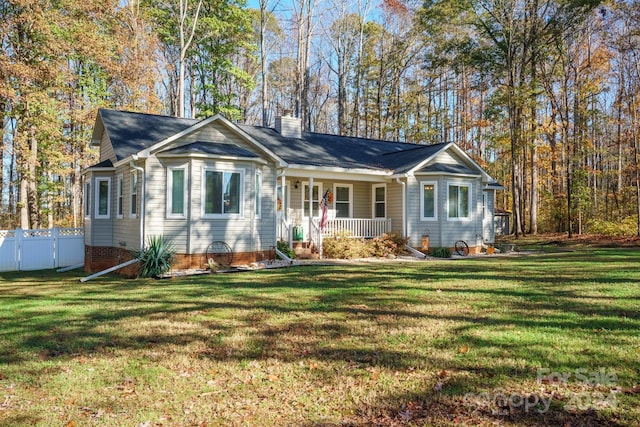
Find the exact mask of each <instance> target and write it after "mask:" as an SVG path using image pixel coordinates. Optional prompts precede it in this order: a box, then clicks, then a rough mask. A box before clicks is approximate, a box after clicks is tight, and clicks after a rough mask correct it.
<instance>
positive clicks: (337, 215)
mask: <svg viewBox="0 0 640 427" xmlns="http://www.w3.org/2000/svg"><path fill="white" fill-rule="evenodd" d="M347 178H349V179H347ZM401 198H402V186H401V185H400V184H398V183H396V182H394V181H391V180H385V179H381V178H380V177H370V176H366V177H365V179H363V180H357V181H356V180H353V178H352V177H345V179H340V177H339V176H331V177H328V176H327V177H315V176H314V177H309V176H306V177H305V176H291V175H289V176H286V177H285V176H281V177H279V181H278V186H277V204H278V206H277V212H278V219H277V237H278V240H281V241H284V242H287V243H288V244H289V246H290V247H292V248H294V249H296V248H297V249H299V251H298V254H299V255H300V254H304V255H306V256H310V255H312V254H313V256H319V257H322V241H323V239H324V238H327V237H333V236H341V235H342V236H345V237H347V236H348V237H352V238H364V239H370V238H375V237H379V236H381V235H383V234H385V233H401V232H402V200H401ZM323 200H325V201H326V209H325V207H323V205H325V203H324V202H323ZM323 216H325V217H326V219H325V220H324V223H323V221H322V219H323ZM321 225H324V226H321Z"/></svg>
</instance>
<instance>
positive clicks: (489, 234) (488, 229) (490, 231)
mask: <svg viewBox="0 0 640 427" xmlns="http://www.w3.org/2000/svg"><path fill="white" fill-rule="evenodd" d="M484 194H486V197H487V206H486V216H485V218H484V219H483V221H482V237H483V238H484V240H485V241H486V242H489V243H493V242H495V221H494V219H493V214H494V212H495V190H485V191H484Z"/></svg>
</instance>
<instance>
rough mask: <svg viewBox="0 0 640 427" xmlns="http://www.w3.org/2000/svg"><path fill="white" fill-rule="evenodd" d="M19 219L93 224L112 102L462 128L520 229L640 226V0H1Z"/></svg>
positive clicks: (403, 129) (270, 118) (442, 138)
mask: <svg viewBox="0 0 640 427" xmlns="http://www.w3.org/2000/svg"><path fill="white" fill-rule="evenodd" d="M0 37H1V43H2V44H1V48H2V50H1V52H0V111H2V114H3V134H2V137H3V143H2V153H1V154H2V156H1V157H2V162H0V168H1V174H0V189H1V198H0V228H3V229H9V228H15V227H22V228H46V227H54V226H56V227H79V226H82V221H83V218H82V203H83V201H82V191H81V189H82V170H83V169H84V168H86V167H88V166H90V165H92V164H95V163H96V161H97V152H96V151H95V149H94V148H90V147H89V143H90V140H91V131H92V125H93V123H94V120H95V115H96V112H97V110H98V108H115V109H123V110H129V111H140V112H146V113H160V114H169V115H175V116H182V117H207V116H210V115H212V114H216V113H220V114H222V115H224V116H225V117H227V118H228V119H230V120H232V121H235V122H238V123H246V124H252V125H264V126H273V123H274V119H275V116H276V115H279V114H282V112H283V111H284V110H292V111H293V112H294V115H296V116H297V117H300V118H301V119H302V123H303V127H304V129H305V130H308V131H313V132H322V133H330V134H338V135H348V136H355V137H362V138H374V139H385V140H391V141H399V142H411V143H419V144H432V143H440V142H455V143H456V144H458V145H459V146H461V147H462V148H463V149H464V150H466V151H467V152H468V153H469V154H470V155H471V156H472V157H473V159H474V160H476V161H477V162H478V163H479V164H480V165H481V166H483V167H484V168H485V169H486V170H487V171H488V172H489V173H490V174H491V175H492V176H493V177H495V178H496V179H497V180H498V181H499V182H500V183H501V184H502V185H503V186H504V187H505V190H504V191H501V192H499V193H498V197H497V207H498V209H500V210H504V211H508V212H511V224H512V231H513V232H514V233H516V234H517V235H521V234H527V233H531V234H535V233H539V232H562V233H568V235H569V236H572V235H575V234H579V233H586V232H589V233H601V234H609V235H640V220H639V215H638V213H639V211H640V203H639V202H640V179H639V175H640V173H639V167H638V159H639V153H638V151H639V147H640V142H639V141H638V139H639V132H640V99H639V97H640V92H639V89H640V2H637V1H622V0H617V1H608V2H598V1H594V0H553V1H552V0H522V1H519V0H427V1H425V2H424V3H422V2H419V1H414V0H407V1H403V0H252V2H250V3H245V2H244V1H243V0H100V1H98V0H83V1H78V0H56V1H52V0H0Z"/></svg>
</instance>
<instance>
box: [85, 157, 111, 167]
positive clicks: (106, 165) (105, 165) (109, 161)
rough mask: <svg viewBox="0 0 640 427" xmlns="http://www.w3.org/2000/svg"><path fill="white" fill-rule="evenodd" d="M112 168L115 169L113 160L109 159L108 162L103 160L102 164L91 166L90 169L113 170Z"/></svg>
mask: <svg viewBox="0 0 640 427" xmlns="http://www.w3.org/2000/svg"><path fill="white" fill-rule="evenodd" d="M112 167H113V163H111V160H109V159H107V160H103V161H101V162H100V163H97V164H95V165H91V166H89V169H92V168H112Z"/></svg>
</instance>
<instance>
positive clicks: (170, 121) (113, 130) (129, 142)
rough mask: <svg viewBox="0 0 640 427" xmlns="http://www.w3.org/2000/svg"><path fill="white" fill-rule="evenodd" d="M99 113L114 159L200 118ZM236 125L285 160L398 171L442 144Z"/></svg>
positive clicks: (204, 146) (200, 146) (213, 149)
mask: <svg viewBox="0 0 640 427" xmlns="http://www.w3.org/2000/svg"><path fill="white" fill-rule="evenodd" d="M99 114H100V118H101V119H102V123H103V124H104V128H105V131H106V132H107V134H108V136H109V139H110V141H111V144H112V145H113V149H114V151H115V154H116V159H117V160H121V159H124V158H126V157H128V156H130V155H132V154H135V153H137V152H139V151H141V150H143V149H145V148H149V147H151V146H152V145H154V144H156V143H158V142H160V141H162V140H164V139H166V138H169V137H170V136H172V135H175V134H177V133H179V132H182V131H184V130H185V129H187V128H189V127H191V126H193V125H194V124H196V123H198V122H199V121H200V120H195V119H184V118H177V117H168V116H159V115H153V114H143V113H132V112H126V111H116V110H106V109H101V110H100V111H99ZM237 126H238V128H239V129H241V130H242V131H244V132H245V133H246V134H248V135H249V136H250V137H251V138H253V139H254V140H256V141H257V142H258V143H260V144H262V145H263V146H264V147H265V148H267V149H268V150H270V151H271V152H273V153H274V154H275V155H276V156H278V157H280V158H281V159H283V160H284V161H285V162H287V163H289V164H295V165H306V166H318V167H337V168H346V169H369V170H378V171H393V172H395V173H403V172H407V171H409V170H411V169H412V168H414V167H416V166H418V165H419V164H420V163H421V162H423V161H424V160H426V159H427V158H429V157H431V156H433V155H434V154H436V153H437V152H438V151H440V150H441V149H442V148H444V147H445V146H446V145H447V144H446V143H442V144H434V145H420V144H408V143H399V142H391V141H381V140H375V139H364V138H353V137H346V136H336V135H328V134H320V133H312V132H303V133H302V138H300V139H298V138H288V137H284V136H282V135H280V134H279V133H278V132H277V131H276V130H275V129H272V128H266V127H260V126H249V125H237ZM225 145H226V146H225ZM186 150H190V151H186ZM167 152H170V153H187V152H200V153H204V154H214V155H215V154H218V155H236V156H242V157H248V156H252V157H255V156H256V155H255V154H253V153H250V152H249V151H248V150H245V149H243V148H241V147H238V146H235V145H231V144H219V143H217V144H210V143H207V142H206V141H199V142H197V143H193V144H189V145H186V146H181V147H178V148H174V149H170V150H168V151H167ZM465 173H466V172H465Z"/></svg>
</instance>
